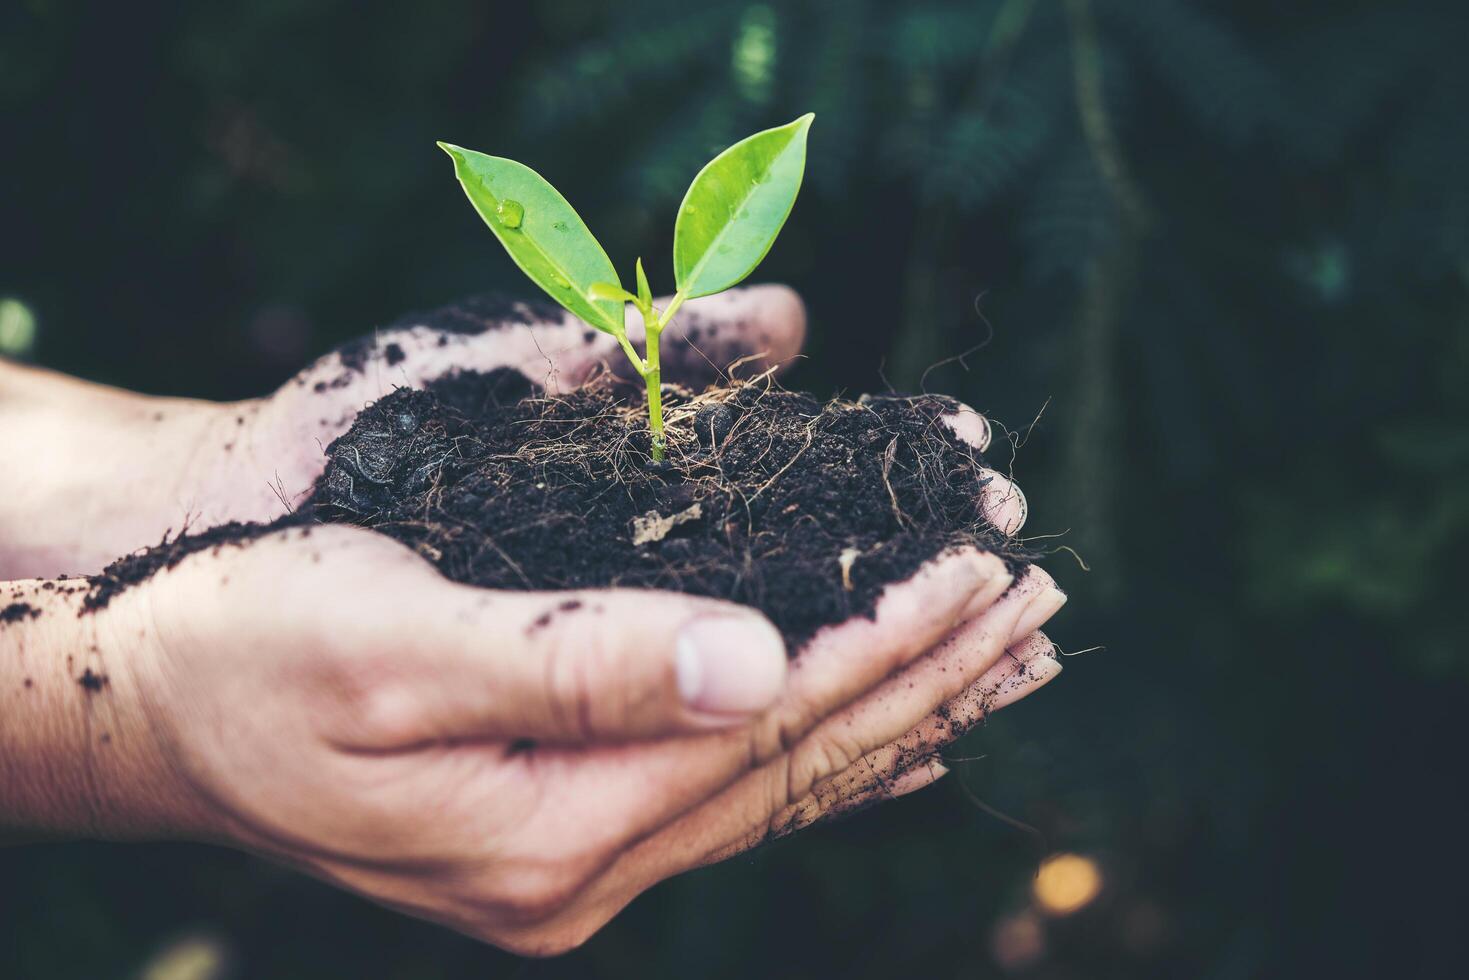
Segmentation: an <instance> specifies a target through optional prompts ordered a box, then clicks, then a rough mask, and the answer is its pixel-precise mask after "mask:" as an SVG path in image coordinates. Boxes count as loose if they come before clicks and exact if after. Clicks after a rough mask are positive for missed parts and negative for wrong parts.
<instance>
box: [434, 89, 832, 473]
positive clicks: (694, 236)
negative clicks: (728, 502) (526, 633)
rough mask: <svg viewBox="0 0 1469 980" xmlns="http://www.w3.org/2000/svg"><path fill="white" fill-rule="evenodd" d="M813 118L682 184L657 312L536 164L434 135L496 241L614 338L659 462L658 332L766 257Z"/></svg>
mask: <svg viewBox="0 0 1469 980" xmlns="http://www.w3.org/2000/svg"><path fill="white" fill-rule="evenodd" d="M812 118H813V116H812V114H811V113H807V114H806V115H804V116H802V117H801V118H799V119H797V120H795V121H794V122H791V123H787V124H786V125H784V126H778V127H776V128H774V129H767V130H764V131H763V132H759V133H756V134H755V135H753V136H749V137H746V138H745V139H743V140H740V141H739V142H738V143H736V144H734V145H733V146H731V147H729V148H728V149H726V150H725V151H724V152H723V153H720V154H719V155H718V156H717V157H715V158H714V159H713V160H711V161H709V162H708V163H707V164H705V165H704V169H702V170H700V171H699V173H698V175H697V176H696V177H694V182H693V183H692V184H690V185H689V189H688V191H687V192H686V193H685V194H684V199H683V204H681V205H679V209H678V217H677V219H676V220H675V222H674V230H673V276H674V284H675V286H676V289H677V291H676V292H675V293H674V295H673V299H672V300H670V301H669V303H668V305H667V306H666V307H664V308H663V309H662V310H659V309H658V308H656V307H655V306H654V305H653V292H652V289H651V288H649V286H648V277H647V275H646V274H645V273H644V272H643V260H642V259H641V258H639V259H638V260H637V265H636V288H637V292H636V293H632V292H628V291H627V290H626V289H624V288H623V286H622V282H621V280H620V279H619V278H618V276H617V270H616V268H615V267H614V266H613V265H612V261H611V260H610V259H609V258H607V252H606V251H605V250H604V249H603V248H602V246H601V244H600V243H598V241H597V239H596V237H595V236H593V235H592V233H591V231H590V230H589V229H588V228H587V226H586V224H585V223H584V222H583V221H582V220H581V217H580V216H579V215H578V214H577V213H576V211H575V210H574V209H573V208H572V206H571V205H570V204H568V203H567V201H566V198H564V197H562V196H561V194H560V192H558V191H557V190H556V188H554V187H552V186H551V184H550V183H549V182H548V181H547V180H546V179H545V178H544V177H542V176H541V175H540V174H538V173H536V172H535V171H534V170H532V169H530V168H529V167H527V166H525V165H524V164H522V163H516V162H515V161H514V160H507V159H505V158H504V157H494V156H489V155H487V154H484V153H477V152H475V151H474V150H466V149H464V148H463V147H459V146H454V145H453V144H450V143H440V144H439V146H440V147H442V148H443V150H444V152H446V153H448V154H449V156H451V157H453V159H454V173H455V175H456V176H457V177H458V178H459V183H460V184H462V185H463V187H464V193H465V194H466V195H467V196H468V197H469V201H470V203H471V204H473V205H474V208H475V210H476V211H478V212H479V214H480V217H482V218H484V220H485V224H487V225H489V226H490V230H491V231H493V232H494V233H495V237H496V238H498V239H500V244H502V245H504V246H505V251H507V252H509V253H510V257H511V258H512V259H514V260H515V264H516V265H518V266H520V269H521V271H522V272H524V273H525V274H526V275H528V276H530V278H531V280H532V281H533V282H535V284H536V285H538V286H540V287H541V288H542V289H544V290H545V291H546V294H547V295H549V296H550V297H551V298H552V299H554V300H555V301H556V302H558V303H560V304H561V305H562V306H563V307H565V308H566V309H567V310H568V311H570V312H571V313H572V314H573V315H574V316H577V317H579V318H581V319H582V320H584V321H586V322H587V323H588V324H590V325H591V326H593V327H595V328H597V329H598V330H601V331H603V332H604V333H609V334H611V335H612V336H614V337H616V338H617V342H618V344H619V345H621V347H622V351H623V353H624V354H626V355H627V359H628V360H629V361H631V362H632V366H633V368H634V370H636V371H637V373H638V375H639V376H640V377H641V378H642V379H643V382H644V384H646V385H647V389H648V428H649V429H650V431H651V433H652V443H653V459H654V460H662V459H663V452H664V447H665V444H666V443H665V439H664V435H663V407H662V396H661V387H662V371H661V368H660V367H659V355H658V341H659V338H660V337H661V336H662V334H663V329H664V328H665V327H666V326H668V323H669V321H670V320H672V319H673V315H674V314H675V313H677V312H678V308H679V307H680V306H682V305H683V303H684V301H685V300H690V299H695V298H697V297H699V296H709V295H712V294H714V293H718V292H722V291H723V290H726V289H728V288H729V287H731V286H733V285H735V284H736V283H738V282H740V281H741V280H743V279H744V278H745V277H746V276H748V275H749V274H750V273H751V272H753V271H755V267H756V266H757V265H759V264H760V261H761V260H762V259H764V258H765V254H766V253H767V252H769V251H770V246H771V245H773V244H774V243H775V238H776V236H777V235H779V234H780V229H781V227H782V226H784V225H785V222H786V218H787V217H788V216H789V215H790V213H791V208H792V207H793V206H794V205H795V203H796V194H797V193H798V192H799V191H800V189H801V176H802V174H803V173H804V172H805V169H806V134H807V132H808V131H809V130H810V128H811V120H812ZM627 303H631V304H632V305H633V306H634V307H635V308H636V309H637V311H638V312H639V313H640V314H641V315H642V318H643V326H644V330H645V332H646V341H645V344H644V348H645V350H646V352H647V353H646V355H645V356H644V355H639V354H638V352H637V349H636V348H635V347H633V345H632V341H630V340H629V339H628V336H627V328H626V325H625V324H624V322H623V321H624V311H625V309H626V306H625V304H627Z"/></svg>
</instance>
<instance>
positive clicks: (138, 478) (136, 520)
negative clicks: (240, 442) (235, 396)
mask: <svg viewBox="0 0 1469 980" xmlns="http://www.w3.org/2000/svg"><path fill="white" fill-rule="evenodd" d="M229 411H230V406H226V405H217V404H214V403H210V402H203V401H193V400H188V399H177V398H156V397H150V396H147V395H140V394H136V393H133V392H128V391H123V390H120V389H116V388H109V387H106V386H104V385H96V384H89V383H87V382H83V381H78V380H76V379H73V378H67V377H65V376H63V375H58V374H54V373H52V372H49V371H43V370H39V369H32V368H21V367H17V366H15V365H9V364H0V433H3V434H4V439H5V448H6V450H7V452H6V456H7V457H8V458H9V459H10V460H12V461H16V462H20V463H21V464H22V465H19V466H13V467H11V468H10V469H8V470H0V540H4V541H5V547H4V549H3V550H0V578H21V577H35V576H45V575H56V574H61V573H77V572H87V571H95V570H96V569H98V568H100V567H101V566H102V565H104V564H106V563H107V562H108V561H110V560H111V559H113V558H115V557H117V556H118V555H121V554H125V553H127V552H129V551H132V550H135V549H137V548H139V547H143V546H145V545H148V544H153V543H156V542H157V540H158V539H159V538H160V537H161V536H162V535H163V533H164V532H165V531H167V530H168V529H170V528H172V529H173V530H175V531H177V530H178V529H179V527H180V526H181V525H182V523H183V521H184V519H185V518H186V517H187V516H188V515H189V514H190V513H191V510H195V509H197V504H198V501H197V500H196V499H194V498H196V497H197V496H198V495H197V494H195V493H193V492H192V491H191V490H190V488H189V486H188V485H187V484H186V482H185V481H187V480H189V479H197V478H199V477H200V475H201V474H199V473H196V472H194V471H193V470H192V469H191V467H190V463H191V462H194V460H195V457H196V456H197V455H198V453H199V451H200V450H201V449H202V448H203V447H204V446H207V445H209V444H210V443H211V441H212V440H213V439H214V438H215V437H216V435H217V434H218V433H219V432H221V431H222V429H223V427H224V423H225V421H226V419H225V417H226V415H227V414H228V413H229ZM231 421H232V420H231Z"/></svg>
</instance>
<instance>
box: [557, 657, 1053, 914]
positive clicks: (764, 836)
mask: <svg viewBox="0 0 1469 980" xmlns="http://www.w3.org/2000/svg"><path fill="white" fill-rule="evenodd" d="M1049 649H1050V642H1049V641H1048V640H1045V639H1044V638H1043V637H1041V638H1040V639H1038V640H1037V639H1035V638H1032V637H1027V638H1026V639H1025V640H1023V641H1022V642H1020V643H1017V644H1015V645H1014V647H1012V650H1011V651H1007V655H1006V659H1005V661H1004V663H1003V665H1002V664H996V665H995V666H994V667H992V668H991V670H989V671H986V672H985V674H984V675H982V676H981V677H980V678H979V679H978V680H976V681H975V682H974V683H973V684H971V685H970V686H969V688H967V689H966V690H965V691H964V692H963V693H962V694H961V695H960V696H958V697H956V698H953V699H951V701H950V702H949V704H948V705H946V708H945V709H941V710H939V711H936V712H934V713H933V714H931V715H930V716H929V717H928V718H926V719H924V721H923V722H922V723H920V724H919V725H917V726H915V727H914V728H913V729H912V730H910V731H909V732H908V733H906V734H905V735H904V736H903V737H902V738H901V739H897V740H895V741H894V742H892V743H890V744H889V745H887V746H884V747H883V748H881V749H878V750H876V751H874V752H872V753H869V754H868V755H866V756H864V757H863V758H862V759H860V760H859V761H858V762H856V763H854V764H853V765H852V766H851V767H849V769H847V770H846V771H845V772H844V773H842V774H841V776H840V777H839V778H838V779H835V780H831V781H829V782H828V783H826V784H823V786H821V787H819V788H818V789H816V790H813V791H812V793H810V794H808V796H807V797H805V798H803V799H801V800H799V801H797V802H796V803H794V804H791V805H789V806H787V807H784V808H781V809H780V810H778V811H777V812H775V813H774V814H773V815H772V813H771V811H770V810H769V809H762V808H761V805H762V804H763V803H764V800H765V797H764V793H765V788H764V787H763V786H762V785H760V776H759V774H758V773H756V774H751V775H749V776H746V777H745V778H744V779H742V780H740V781H739V782H738V783H736V784H735V785H734V786H731V787H730V788H729V789H728V790H726V791H725V792H723V793H721V794H719V795H718V796H716V797H714V798H712V799H711V800H709V801H707V802H706V803H704V804H703V805H701V806H700V807H698V808H697V809H696V810H693V811H691V812H689V813H687V814H685V815H684V816H683V817H681V818H679V819H678V820H677V821H675V822H673V823H671V824H669V825H668V826H667V827H665V828H663V829H662V830H660V831H659V832H658V833H656V834H654V835H652V836H650V837H648V838H646V839H644V840H642V841H640V842H639V843H638V844H637V845H636V846H635V847H632V848H629V849H627V850H626V851H625V852H624V853H623V854H622V855H621V856H620V857H619V858H618V859H617V860H616V861H615V862H613V863H612V864H611V865H610V866H609V867H608V868H607V869H606V870H605V871H604V872H603V873H602V875H601V877H599V878H598V879H597V880H596V881H595V882H593V883H592V884H591V885H590V886H588V887H587V888H586V889H585V891H584V892H583V894H582V895H581V896H580V897H579V899H578V901H577V903H576V905H577V907H576V908H574V909H572V910H570V912H569V914H570V915H573V916H581V917H583V918H585V919H586V920H588V921H591V922H605V921H607V919H610V918H611V917H612V916H613V915H615V914H616V913H617V912H618V911H619V910H620V909H622V908H623V907H624V906H625V905H626V904H627V903H628V902H630V901H631V900H632V899H633V898H634V897H636V896H637V895H639V894H641V893H642V892H643V891H645V890H646V889H648V888H650V887H652V886H653V885H655V884H657V883H658V882H660V881H662V880H664V879H666V878H670V877H672V876H673V875H676V874H679V873H681V872H683V871H686V870H688V869H690V868H693V867H697V866H700V865H704V864H711V863H714V862H716V861H720V860H724V859H725V858H728V857H731V856H733V855H735V854H738V853H740V852H742V851H745V850H748V849H750V848H751V847H754V846H757V845H759V844H761V843H763V842H765V841H767V840H769V839H770V838H771V837H772V836H775V835H778V833H780V832H784V833H790V832H791V831H794V830H796V829H799V828H800V827H803V826H807V825H809V824H810V823H813V822H815V821H817V820H820V819H822V818H824V817H827V816H835V815H838V814H842V813H850V812H853V811H854V810H856V809H860V808H862V807H864V806H867V805H871V804H872V803H875V802H881V801H882V800H884V799H889V798H894V797H896V796H901V795H905V794H906V793H910V792H915V791H917V790H918V789H921V788H923V787H924V786H927V785H931V784H932V783H933V782H935V781H936V780H937V779H939V778H941V777H942V776H943V775H945V774H946V773H947V771H948V770H947V768H945V767H944V766H943V764H942V763H940V762H937V761H936V756H935V753H936V752H937V750H938V749H939V748H941V747H942V746H944V745H947V744H948V743H949V742H951V741H953V739H954V738H957V737H958V735H957V734H954V733H953V729H952V726H951V725H950V723H949V717H946V713H947V714H948V715H951V716H954V717H960V718H963V719H965V720H966V721H967V722H971V727H972V724H977V720H975V719H976V718H980V719H982V717H984V716H985V715H986V714H987V712H988V711H991V710H998V707H999V706H1003V704H1009V703H1013V702H1014V701H1015V700H1018V699H1019V698H1020V697H1024V696H1025V695H1026V694H1029V693H1031V692H1032V691H1034V690H1037V689H1039V688H1040V687H1041V686H1042V685H1044V684H1045V683H1046V682H1048V681H1049V680H1050V679H1051V678H1053V677H1055V676H1056V674H1058V673H1060V664H1059V663H1056V662H1055V661H1054V660H1052V659H1051V658H1050V657H1049V656H1047V654H1046V652H1045V651H1047V650H1049ZM1022 671H1023V672H1024V676H1023V677H1021V676H1020V673H1021V672H1022ZM978 706H983V710H982V711H981V710H979V707H978ZM966 730H967V729H966ZM752 803H753V804H754V808H753V809H750V808H749V805H750V804H752ZM741 815H744V817H743V819H741Z"/></svg>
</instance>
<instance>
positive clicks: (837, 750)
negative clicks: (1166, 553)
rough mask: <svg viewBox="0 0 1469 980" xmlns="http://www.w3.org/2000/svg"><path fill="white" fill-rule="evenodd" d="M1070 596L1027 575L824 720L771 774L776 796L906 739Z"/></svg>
mask: <svg viewBox="0 0 1469 980" xmlns="http://www.w3.org/2000/svg"><path fill="white" fill-rule="evenodd" d="M1065 601H1066V597H1065V595H1064V594H1062V592H1061V591H1060V590H1059V589H1057V588H1056V587H1055V585H1054V583H1052V582H1051V581H1050V577H1049V576H1047V575H1045V574H1044V573H1041V574H1039V575H1029V574H1028V575H1027V576H1026V577H1025V578H1024V579H1022V580H1021V581H1020V582H1019V583H1017V584H1016V585H1015V586H1014V587H1013V588H1011V589H1010V590H1009V591H1008V592H1007V593H1005V595H1004V596H1003V597H1002V598H1001V599H999V600H998V601H997V602H995V603H994V605H992V606H991V607H990V608H989V609H988V610H986V611H985V612H984V614H983V615H981V616H978V617H976V618H974V619H971V620H969V621H968V622H966V623H964V624H963V625H961V626H960V627H959V628H958V629H956V630H954V631H953V632H952V633H950V634H949V635H948V636H947V637H946V638H945V639H944V640H943V641H942V642H941V643H939V644H938V645H937V646H936V647H934V648H933V650H932V651H931V652H930V653H928V654H927V655H926V656H923V657H920V658H919V659H917V660H915V661H914V662H913V663H911V664H909V665H908V666H906V667H904V668H903V669H902V670H900V671H898V672H897V673H896V674H894V675H893V676H892V677H890V678H888V679H887V680H886V681H884V682H883V683H882V684H881V685H880V686H878V687H877V688H875V689H874V690H872V691H870V692H868V693H867V694H866V695H864V696H863V697H862V698H861V699H860V700H858V701H856V702H854V703H853V704H851V705H848V706H847V707H846V708H843V709H842V710H841V711H839V712H836V713H835V714H833V715H831V716H830V717H828V718H826V719H825V720H823V721H822V722H821V723H820V724H819V725H818V726H817V727H816V728H815V729H814V730H812V732H811V733H810V734H809V735H807V736H806V738H805V739H803V740H802V742H801V744H800V745H798V746H796V747H795V748H794V749H793V750H792V751H791V753H790V756H789V761H788V762H786V763H785V764H784V769H783V770H775V771H773V772H772V777H773V778H775V779H778V780H779V781H780V782H778V783H777V784H775V785H772V786H771V790H770V794H771V797H772V798H779V797H781V796H784V798H785V799H794V798H797V797H800V796H802V795H804V794H805V793H807V792H808V791H809V790H810V788H811V787H812V786H814V785H816V784H818V783H819V782H821V781H822V780H825V779H828V778H830V777H831V776H832V775H833V774H834V773H836V772H837V771H839V770H841V769H844V768H846V767H847V766H848V765H851V764H852V763H854V762H855V761H856V760H857V759H859V758H860V757H861V756H862V755H864V754H865V753H867V752H869V751H871V750H873V749H875V748H877V747H878V746H880V745H883V744H885V743H887V742H889V741H891V740H892V739H895V738H898V737H900V736H901V735H903V734H904V733H905V732H907V731H908V730H909V729H910V728H912V726H913V725H915V724H917V723H918V722H919V721H920V720H922V719H923V718H924V717H925V716H926V715H928V714H929V713H930V712H932V711H934V710H936V709H938V708H939V706H940V705H942V704H944V703H945V702H947V701H948V700H949V699H950V698H952V697H954V696H956V695H957V694H959V693H960V692H962V691H963V690H964V689H965V688H967V687H968V686H969V685H970V684H972V683H974V682H975V681H976V680H977V679H979V678H980V677H981V676H982V675H983V674H984V673H985V672H986V671H988V670H990V669H991V668H992V667H993V666H994V665H995V663H996V661H998V660H1000V658H1001V656H1002V655H1003V654H1004V653H1005V651H1006V648H1007V647H1008V646H1009V645H1010V644H1011V643H1013V642H1014V641H1015V640H1017V639H1019V638H1020V637H1023V636H1027V635H1029V634H1031V633H1033V632H1034V631H1035V630H1036V629H1037V628H1038V627H1039V626H1040V625H1041V624H1043V623H1044V622H1046V621H1047V620H1048V619H1049V618H1050V617H1051V616H1053V615H1054V614H1055V613H1056V611H1057V610H1059V609H1060V608H1061V606H1062V605H1063V604H1064V603H1065Z"/></svg>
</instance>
